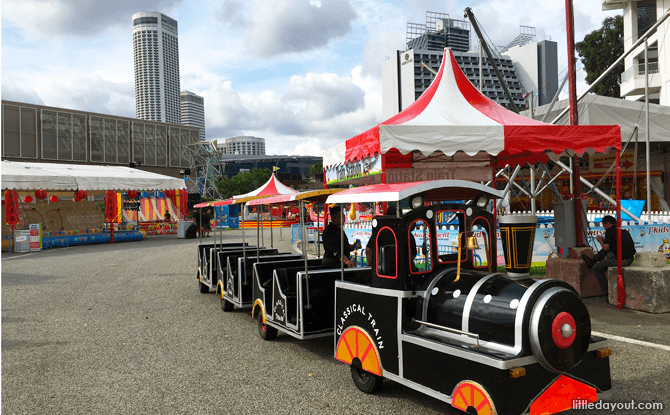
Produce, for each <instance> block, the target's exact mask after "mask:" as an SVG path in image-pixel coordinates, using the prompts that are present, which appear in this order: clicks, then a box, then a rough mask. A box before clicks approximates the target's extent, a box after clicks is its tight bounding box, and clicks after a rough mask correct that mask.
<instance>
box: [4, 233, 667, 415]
mask: <svg viewBox="0 0 670 415" xmlns="http://www.w3.org/2000/svg"><path fill="white" fill-rule="evenodd" d="M223 234H224V240H225V241H236V240H240V236H241V232H240V231H237V230H235V231H225V232H224V233H223ZM269 235H270V234H269V231H266V233H265V245H269V243H270V237H269ZM274 235H275V237H274V245H275V247H278V248H280V249H281V250H283V251H290V250H291V249H292V246H291V243H290V232H289V231H288V230H284V231H283V235H282V236H283V241H280V240H279V237H278V233H277V231H275V233H274ZM255 236H256V235H255V232H253V234H248V237H251V238H254V239H255ZM214 239H215V238H205V239H204V241H206V242H210V241H213V240H214ZM253 242H255V241H253ZM198 243H199V240H197V239H196V240H185V239H177V238H176V236H174V235H164V236H150V237H148V238H146V239H145V240H144V241H139V242H124V243H117V244H112V245H89V246H79V247H71V248H60V249H54V250H51V251H48V252H39V253H32V254H6V253H3V254H2V263H1V265H2V405H1V409H2V413H3V414H46V413H48V414H92V413H104V414H177V413H179V414H182V413H194V414H196V413H197V414H228V413H236V414H256V413H259V412H268V413H278V414H289V413H290V414H316V413H327V414H362V413H365V414H415V413H421V414H438V413H451V414H456V413H459V412H458V411H455V410H453V409H452V408H451V407H450V406H449V405H447V404H445V403H443V402H440V401H438V400H436V399H433V398H430V397H427V396H425V395H423V394H421V393H419V392H416V391H413V390H411V389H409V388H407V387H404V386H401V385H399V384H396V383H394V382H390V381H386V382H385V383H384V388H383V389H382V391H381V392H380V393H379V394H377V395H366V394H363V393H361V392H359V391H358V390H357V389H356V387H355V386H354V385H353V383H352V381H351V377H350V374H349V369H348V367H347V366H346V365H344V364H342V363H340V362H338V361H336V360H335V359H334V357H333V339H332V338H325V339H317V340H308V341H300V340H297V339H294V338H292V337H290V336H287V335H284V334H280V335H279V336H278V337H277V339H275V340H274V341H271V342H266V341H263V340H261V339H260V337H259V336H258V334H257V331H256V330H257V328H256V322H255V321H254V320H252V319H251V317H250V315H249V313H248V312H247V310H237V309H236V310H235V311H233V312H231V313H225V314H224V313H223V312H222V311H221V308H220V305H219V299H218V297H217V296H216V294H215V293H214V292H213V291H212V292H211V293H209V294H200V293H199V292H198V284H197V281H196V261H197V256H196V245H197V244H198ZM586 303H587V306H588V308H589V311H590V313H591V316H592V323H593V330H594V331H598V332H603V333H609V334H613V335H617V336H622V337H626V338H633V339H638V340H643V341H646V342H651V343H655V344H661V345H666V346H668V345H670V330H669V328H670V315H668V314H666V315H650V314H646V313H639V312H634V311H630V310H616V309H614V308H613V307H611V306H609V305H608V304H606V303H605V299H604V297H601V298H596V299H588V300H587V301H586ZM611 348H612V350H613V353H614V354H613V356H612V358H611V369H612V378H613V383H614V388H615V389H614V396H613V399H612V401H613V402H622V403H623V402H630V401H631V400H635V401H636V402H663V403H664V404H665V409H664V410H663V411H660V412H659V411H626V410H617V411H615V412H611V411H605V410H601V411H587V410H580V411H577V410H575V411H570V412H569V413H575V414H578V413H585V414H586V413H588V414H591V413H593V414H599V413H603V414H604V413H617V414H625V413H648V414H655V413H663V414H668V413H670V398H669V397H670V392H669V391H670V389H669V386H668V385H670V351H668V350H662V349H659V348H656V347H649V346H640V345H636V344H630V343H628V342H625V341H611Z"/></svg>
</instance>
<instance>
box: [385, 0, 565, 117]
mask: <svg viewBox="0 0 670 415" xmlns="http://www.w3.org/2000/svg"><path fill="white" fill-rule="evenodd" d="M534 32H535V30H534V28H529V27H525V26H522V35H520V36H518V37H517V39H515V40H514V41H513V42H512V43H511V44H510V45H508V46H507V48H506V49H507V51H506V53H505V55H499V56H498V57H497V58H494V61H495V63H496V65H497V66H498V69H499V71H500V73H501V75H502V77H503V79H504V81H505V83H506V84H507V88H508V90H509V91H510V95H512V99H513V100H514V104H515V105H516V106H517V108H519V107H522V108H525V106H526V102H527V98H526V96H527V95H528V94H529V93H530V92H531V91H532V92H533V94H532V95H531V96H532V97H533V99H534V105H543V104H544V103H548V102H549V101H550V100H551V98H553V95H554V93H555V92H556V89H558V55H557V48H556V42H551V41H542V42H539V43H530V42H534V40H535V33H534ZM469 44H470V25H469V23H468V22H465V21H459V20H454V19H450V18H449V15H448V14H442V13H434V12H427V13H426V24H415V23H408V25H407V50H405V51H404V52H403V51H397V52H396V54H395V55H393V56H391V57H390V58H389V59H387V60H386V61H384V62H383V63H382V99H383V105H382V116H383V118H384V119H387V118H390V117H391V116H393V115H394V114H397V113H398V112H400V111H402V110H403V109H405V108H407V107H408V106H409V105H410V104H411V103H412V102H414V101H415V100H416V99H417V98H419V97H420V96H421V94H423V92H424V91H425V90H426V89H428V87H429V86H430V84H431V83H432V82H433V79H434V78H435V75H434V74H433V72H431V69H432V70H437V69H438V68H439V67H440V65H441V64H442V56H443V54H444V48H450V49H451V51H452V52H453V53H454V57H455V58H456V63H457V64H458V66H459V67H460V68H461V70H462V71H463V73H464V74H465V76H466V77H467V78H468V80H469V81H470V82H471V83H472V84H473V85H474V86H475V87H478V88H479V84H480V73H479V53H478V52H468V50H469ZM426 66H427V67H428V68H431V69H428V68H426ZM481 72H482V73H481V84H482V85H481V91H482V93H483V94H484V95H485V96H486V97H488V98H489V99H491V100H493V101H495V102H497V103H498V104H500V105H502V106H504V107H510V106H511V105H510V103H509V100H508V99H507V96H506V95H505V93H504V90H503V87H502V85H501V84H500V81H499V80H498V78H497V76H496V75H495V71H494V69H493V65H492V64H491V62H490V61H489V59H487V58H486V57H485V56H484V57H483V58H482V71H481Z"/></svg>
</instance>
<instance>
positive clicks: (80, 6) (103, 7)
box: [2, 0, 182, 37]
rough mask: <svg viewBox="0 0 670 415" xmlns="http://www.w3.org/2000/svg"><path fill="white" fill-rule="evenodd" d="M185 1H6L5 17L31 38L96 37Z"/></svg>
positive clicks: (3, 7) (167, 9) (3, 9)
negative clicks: (134, 18) (137, 15)
mask: <svg viewBox="0 0 670 415" xmlns="http://www.w3.org/2000/svg"><path fill="white" fill-rule="evenodd" d="M181 2H182V0H123V1H109V0H5V1H3V2H2V17H3V19H5V18H6V19H8V20H9V21H11V22H13V23H14V24H16V25H17V26H19V27H20V28H21V29H23V31H24V32H25V33H26V35H27V36H29V37H32V36H35V35H36V34H38V33H39V34H42V35H45V36H49V37H51V36H61V35H75V36H94V35H97V34H100V33H102V32H103V31H105V30H106V29H107V28H110V27H113V26H118V27H119V28H121V27H124V26H125V27H126V28H129V27H130V24H131V17H132V15H133V14H134V13H137V12H139V11H163V12H169V11H171V10H173V9H174V8H175V7H176V6H178V5H179V4H181Z"/></svg>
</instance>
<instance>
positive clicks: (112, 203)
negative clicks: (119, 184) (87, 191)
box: [105, 190, 119, 222]
mask: <svg viewBox="0 0 670 415" xmlns="http://www.w3.org/2000/svg"><path fill="white" fill-rule="evenodd" d="M117 205H118V204H117V201H116V192H115V191H113V190H108V191H107V192H106V193H105V219H106V220H107V222H116V217H117V216H118V215H119V211H118V208H119V207H118V206H117Z"/></svg>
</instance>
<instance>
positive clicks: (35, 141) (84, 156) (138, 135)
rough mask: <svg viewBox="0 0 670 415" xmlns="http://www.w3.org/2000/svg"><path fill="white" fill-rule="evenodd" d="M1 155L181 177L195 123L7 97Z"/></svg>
mask: <svg viewBox="0 0 670 415" xmlns="http://www.w3.org/2000/svg"><path fill="white" fill-rule="evenodd" d="M0 132H1V133H2V159H3V160H11V161H30V162H52V163H66V164H101V165H102V164H105V165H126V166H128V165H130V166H134V167H137V168H140V169H142V170H147V171H152V172H154V173H160V174H165V175H168V176H174V177H182V176H183V175H180V174H179V170H180V169H182V168H187V167H189V162H188V160H186V158H185V157H184V155H183V154H184V151H183V150H184V147H185V146H186V145H188V144H191V143H193V142H196V141H198V140H199V136H200V131H199V129H198V128H195V127H187V126H182V125H175V124H167V123H161V122H156V121H146V120H138V119H136V118H126V117H118V116H115V115H106V114H97V113H92V112H86V111H79V110H72V109H63V108H55V107H47V106H43V105H35V104H26V103H22V102H13V101H2V128H0Z"/></svg>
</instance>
